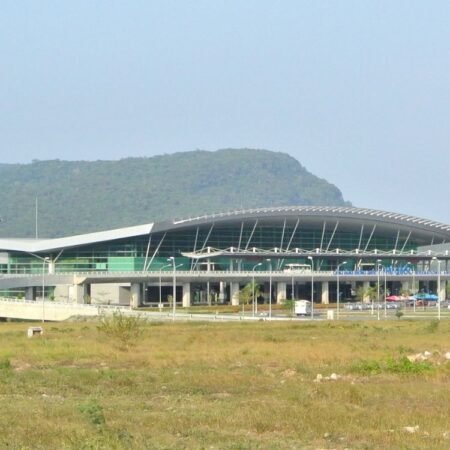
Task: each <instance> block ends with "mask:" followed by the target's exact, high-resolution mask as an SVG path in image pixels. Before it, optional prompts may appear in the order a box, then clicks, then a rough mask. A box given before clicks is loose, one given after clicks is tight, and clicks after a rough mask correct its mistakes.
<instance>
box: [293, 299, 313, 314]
mask: <svg viewBox="0 0 450 450" xmlns="http://www.w3.org/2000/svg"><path fill="white" fill-rule="evenodd" d="M294 312H295V315H296V316H309V315H311V302H310V301H309V300H296V301H295V305H294Z"/></svg>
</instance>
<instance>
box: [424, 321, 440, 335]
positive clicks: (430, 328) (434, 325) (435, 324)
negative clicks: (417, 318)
mask: <svg viewBox="0 0 450 450" xmlns="http://www.w3.org/2000/svg"><path fill="white" fill-rule="evenodd" d="M438 328H439V320H438V319H433V320H432V321H431V322H430V323H429V324H428V325H427V326H426V327H425V331H426V332H427V333H436V331H437V330H438Z"/></svg>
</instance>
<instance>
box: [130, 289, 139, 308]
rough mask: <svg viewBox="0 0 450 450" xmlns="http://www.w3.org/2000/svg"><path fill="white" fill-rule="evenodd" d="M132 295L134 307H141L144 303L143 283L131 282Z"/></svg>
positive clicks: (131, 300)
mask: <svg viewBox="0 0 450 450" xmlns="http://www.w3.org/2000/svg"><path fill="white" fill-rule="evenodd" d="M130 297H131V298H130V306H131V307H132V308H139V306H140V305H141V303H142V301H141V300H142V289H141V283H131V290H130Z"/></svg>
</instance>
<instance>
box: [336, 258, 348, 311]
mask: <svg viewBox="0 0 450 450" xmlns="http://www.w3.org/2000/svg"><path fill="white" fill-rule="evenodd" d="M345 264H347V261H344V262H341V263H340V264H338V266H337V269H336V280H337V286H336V289H337V291H336V292H337V308H336V313H337V314H336V318H337V320H339V311H340V308H339V306H340V303H339V298H340V296H341V293H340V292H339V269H340V268H341V266H343V265H345Z"/></svg>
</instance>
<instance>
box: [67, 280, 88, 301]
mask: <svg viewBox="0 0 450 450" xmlns="http://www.w3.org/2000/svg"><path fill="white" fill-rule="evenodd" d="M85 294H86V286H85V285H84V284H74V285H72V286H71V287H70V288H69V297H70V300H71V301H72V302H74V303H80V304H82V303H84V296H85Z"/></svg>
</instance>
